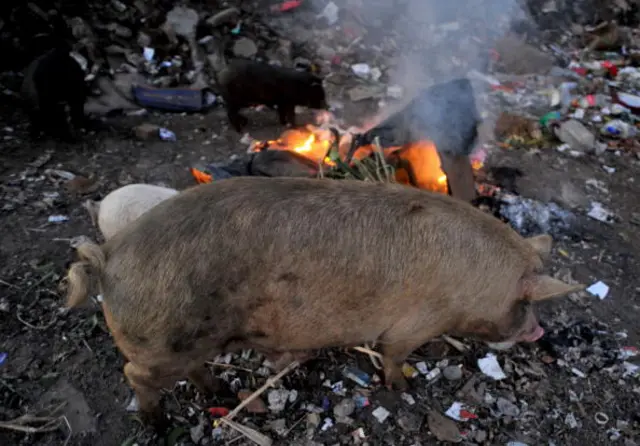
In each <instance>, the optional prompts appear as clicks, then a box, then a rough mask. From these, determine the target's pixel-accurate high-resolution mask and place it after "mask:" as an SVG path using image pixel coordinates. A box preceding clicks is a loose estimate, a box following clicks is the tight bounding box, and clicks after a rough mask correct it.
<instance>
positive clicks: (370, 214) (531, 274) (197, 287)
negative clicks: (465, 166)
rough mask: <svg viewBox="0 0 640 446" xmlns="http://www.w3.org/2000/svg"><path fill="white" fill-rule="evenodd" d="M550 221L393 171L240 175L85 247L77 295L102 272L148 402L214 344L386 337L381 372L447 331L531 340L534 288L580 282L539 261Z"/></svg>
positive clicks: (134, 380)
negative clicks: (518, 217) (530, 231)
mask: <svg viewBox="0 0 640 446" xmlns="http://www.w3.org/2000/svg"><path fill="white" fill-rule="evenodd" d="M550 249H551V238H550V237H549V236H545V235H543V236H537V237H533V238H529V239H524V238H523V237H521V236H520V235H519V234H517V233H516V232H515V231H513V230H512V229H511V228H510V227H509V226H507V225H506V224H504V223H502V222H500V221H499V220H497V219H495V218H494V217H492V216H489V215H486V214H484V213H483V212H481V211H479V210H477V209H475V208H473V207H472V206H471V205H468V204H466V203H464V202H462V201H459V200H456V199H454V198H451V197H449V196H445V195H441V194H434V193H430V192H427V191H424V190H419V189H415V188H410V187H405V186H400V185H397V184H378V183H369V182H363V181H348V180H326V179H324V180H322V179H292V178H260V177H239V178H232V179H228V180H225V181H221V182H218V183H216V182H214V183H212V184H206V185H201V186H196V187H194V188H192V189H189V190H186V191H184V192H182V193H180V194H178V195H176V196H175V197H172V198H169V199H168V200H166V201H164V202H162V203H160V204H158V205H157V206H155V207H153V208H152V209H150V210H149V211H147V212H146V213H144V214H143V215H142V216H141V217H140V218H138V219H136V220H135V221H134V222H132V223H131V224H130V225H128V226H126V227H125V228H124V229H123V230H122V231H120V232H118V233H117V234H116V235H115V236H114V237H113V238H111V239H110V240H109V241H108V242H107V243H105V244H104V245H102V246H98V245H96V244H93V243H86V244H83V245H81V246H80V247H79V248H78V252H79V255H80V258H81V261H79V262H76V263H75V264H73V265H72V266H71V268H70V270H69V274H68V284H69V295H68V301H67V305H68V306H71V307H73V306H76V305H79V304H80V303H81V302H83V301H84V300H85V299H86V298H87V295H88V292H89V290H90V289H91V286H90V285H92V283H93V282H92V281H93V280H94V278H95V279H97V283H98V284H99V289H100V292H101V294H102V296H103V311H104V315H105V319H106V321H107V325H108V326H109V329H110V331H111V333H112V335H113V337H114V340H115V343H116V344H117V346H118V347H119V349H120V350H121V351H122V353H123V354H124V356H126V358H127V360H128V361H129V362H128V363H127V364H126V366H125V369H124V373H125V375H126V377H127V379H128V381H129V384H130V385H131V386H132V387H133V389H134V390H135V392H136V395H137V397H138V402H139V404H140V411H141V415H142V416H144V417H145V418H146V419H147V420H149V421H154V422H159V421H162V419H163V416H162V410H161V406H160V390H161V389H162V388H163V387H170V386H172V385H173V383H174V382H175V380H177V379H181V378H183V377H189V378H190V379H192V380H193V381H194V383H196V384H197V385H198V386H199V387H200V388H201V389H203V390H209V391H211V390H212V388H213V387H212V382H211V381H212V380H211V376H210V375H209V373H208V372H207V370H206V369H205V368H204V366H203V365H204V363H205V361H206V360H208V359H210V358H212V357H213V356H215V355H216V354H219V353H221V352H224V351H233V350H237V349H239V348H256V349H257V350H259V351H265V352H269V353H270V354H271V355H275V356H277V355H278V354H282V355H283V356H285V355H286V354H289V353H290V354H292V356H293V357H298V358H301V357H304V352H309V351H313V350H315V349H320V348H325V347H350V346H357V345H359V344H361V343H365V342H373V341H377V342H379V343H380V344H381V346H382V354H383V358H384V360H383V362H384V375H385V380H386V383H387V385H389V386H390V385H391V384H392V383H394V384H396V385H397V386H398V387H404V386H405V385H406V382H405V381H404V379H403V377H402V373H401V371H400V366H401V365H402V363H403V362H404V361H405V359H406V358H407V356H408V355H409V354H410V353H411V352H412V351H413V350H415V349H416V348H418V347H419V346H421V345H422V344H424V343H425V342H426V341H428V340H429V339H432V338H434V337H436V336H439V335H441V334H443V333H450V334H457V335H475V336H477V337H479V338H480V339H483V340H486V341H491V342H499V341H505V340H510V341H535V340H537V339H539V338H540V337H541V336H542V335H543V334H544V331H543V329H542V328H541V327H540V325H539V324H538V321H537V318H536V315H535V312H534V308H533V303H534V302H536V301H539V300H543V299H549V298H551V297H554V296H560V295H563V294H566V293H569V292H572V291H577V290H580V289H582V288H583V287H582V286H572V285H568V284H566V283H564V282H561V281H559V280H556V279H554V278H552V277H550V276H548V275H544V274H543V273H542V272H541V270H542V267H543V258H546V257H547V256H548V254H549V252H550Z"/></svg>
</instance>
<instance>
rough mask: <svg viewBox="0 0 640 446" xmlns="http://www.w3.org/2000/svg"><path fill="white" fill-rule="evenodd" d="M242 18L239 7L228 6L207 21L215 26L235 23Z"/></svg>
mask: <svg viewBox="0 0 640 446" xmlns="http://www.w3.org/2000/svg"><path fill="white" fill-rule="evenodd" d="M239 18H240V10H239V9H238V8H227V9H225V10H223V11H220V12H219V13H217V14H214V15H212V16H211V17H209V18H208V19H207V20H206V22H207V24H209V25H211V26H213V27H214V28H215V27H217V26H220V25H225V24H233V23H235V22H236V21H237V20H238V19H239Z"/></svg>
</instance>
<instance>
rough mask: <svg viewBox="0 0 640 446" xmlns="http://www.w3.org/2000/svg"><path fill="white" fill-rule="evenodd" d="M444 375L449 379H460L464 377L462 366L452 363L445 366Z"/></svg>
mask: <svg viewBox="0 0 640 446" xmlns="http://www.w3.org/2000/svg"><path fill="white" fill-rule="evenodd" d="M442 375H443V376H444V377H445V378H446V379H448V380H449V381H459V380H461V379H462V366H459V365H450V366H447V367H445V368H444V370H443V371H442Z"/></svg>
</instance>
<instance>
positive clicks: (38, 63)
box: [22, 43, 89, 141]
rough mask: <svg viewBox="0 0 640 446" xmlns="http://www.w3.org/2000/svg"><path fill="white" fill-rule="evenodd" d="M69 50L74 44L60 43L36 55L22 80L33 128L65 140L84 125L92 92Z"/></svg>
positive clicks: (69, 139) (72, 136)
mask: <svg viewBox="0 0 640 446" xmlns="http://www.w3.org/2000/svg"><path fill="white" fill-rule="evenodd" d="M70 53H71V47H70V46H69V45H68V44H66V43H61V44H57V45H56V46H55V47H54V48H52V49H50V50H48V51H46V52H45V53H44V54H42V55H40V56H38V57H36V59H34V60H33V61H32V62H31V63H30V64H29V65H28V66H27V68H26V70H25V76H24V81H23V84H22V97H23V99H24V101H25V105H26V106H27V108H28V113H29V117H30V119H31V126H32V131H33V132H34V133H39V132H41V131H42V132H45V133H46V134H49V135H51V136H57V137H60V138H62V139H63V140H65V141H73V140H75V139H76V135H77V131H78V129H80V128H82V127H84V126H85V124H86V122H85V114H84V104H85V102H86V99H87V96H88V93H89V88H88V87H87V85H86V83H85V81H84V78H85V72H84V71H83V69H82V67H81V66H80V63H78V61H76V59H74V58H73V57H72V56H71V54H70ZM67 106H68V108H69V112H68V113H67Z"/></svg>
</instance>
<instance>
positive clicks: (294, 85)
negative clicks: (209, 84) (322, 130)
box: [218, 59, 327, 132]
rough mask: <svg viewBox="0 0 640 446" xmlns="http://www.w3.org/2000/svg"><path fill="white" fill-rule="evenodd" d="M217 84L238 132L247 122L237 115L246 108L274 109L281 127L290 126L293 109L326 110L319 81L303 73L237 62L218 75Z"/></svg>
mask: <svg viewBox="0 0 640 446" xmlns="http://www.w3.org/2000/svg"><path fill="white" fill-rule="evenodd" d="M218 84H219V86H220V90H221V95H222V98H223V99H224V102H225V104H226V108H227V115H228V117H229V121H230V122H231V125H232V126H233V127H234V128H235V129H236V131H238V132H240V131H242V128H243V127H244V126H245V125H247V123H248V122H249V121H248V119H247V118H246V117H245V116H242V115H241V114H240V113H239V112H240V110H241V109H243V108H245V107H251V106H256V105H266V106H268V107H271V108H277V109H278V115H279V117H280V123H281V124H282V125H286V124H290V125H292V126H295V118H296V114H295V107H296V105H301V106H305V107H309V108H315V109H326V108H327V102H326V98H325V91H324V87H323V86H322V80H321V79H320V78H319V77H317V76H315V75H313V74H311V73H308V72H305V71H298V70H295V69H291V68H284V67H278V66H274V65H269V64H266V63H261V62H253V61H247V60H240V59H236V60H233V61H231V62H230V63H229V64H228V65H227V66H226V67H225V68H224V69H223V70H222V71H221V72H220V74H219V75H218Z"/></svg>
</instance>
